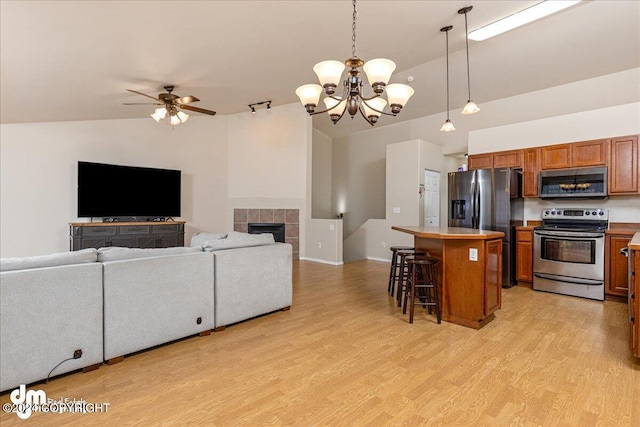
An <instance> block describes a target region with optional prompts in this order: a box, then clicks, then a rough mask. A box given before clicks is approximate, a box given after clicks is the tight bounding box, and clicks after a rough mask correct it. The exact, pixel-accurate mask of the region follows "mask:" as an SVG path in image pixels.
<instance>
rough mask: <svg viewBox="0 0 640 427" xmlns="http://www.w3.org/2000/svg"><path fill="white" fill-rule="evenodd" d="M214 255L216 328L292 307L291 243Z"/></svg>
mask: <svg viewBox="0 0 640 427" xmlns="http://www.w3.org/2000/svg"><path fill="white" fill-rule="evenodd" d="M214 255H215V293H216V310H215V316H216V328H219V327H222V326H226V325H230V324H232V323H236V322H240V321H242V320H245V319H249V318H251V317H255V316H259V315H261V314H265V313H269V312H272V311H275V310H279V309H281V308H285V307H289V306H291V302H292V297H293V288H292V248H291V245H290V244H288V243H275V244H271V245H264V246H254V247H248V248H238V249H227V250H223V251H215V252H214Z"/></svg>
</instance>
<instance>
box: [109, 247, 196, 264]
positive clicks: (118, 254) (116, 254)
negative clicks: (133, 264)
mask: <svg viewBox="0 0 640 427" xmlns="http://www.w3.org/2000/svg"><path fill="white" fill-rule="evenodd" d="M194 252H202V249H201V248H189V247H183V246H178V247H176V248H148V249H141V248H121V247H110V248H100V249H98V261H100V262H106V261H117V260H121V259H131V258H150V257H159V256H168V255H179V254H189V253H194Z"/></svg>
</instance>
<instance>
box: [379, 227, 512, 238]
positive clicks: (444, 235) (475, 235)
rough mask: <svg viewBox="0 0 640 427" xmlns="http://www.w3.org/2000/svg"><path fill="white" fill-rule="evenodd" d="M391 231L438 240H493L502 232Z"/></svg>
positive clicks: (471, 229)
mask: <svg viewBox="0 0 640 427" xmlns="http://www.w3.org/2000/svg"><path fill="white" fill-rule="evenodd" d="M391 229H392V230H396V231H401V232H403V233H408V234H412V235H413V236H415V237H421V238H425V239H440V240H493V239H502V238H503V237H504V233H503V232H502V231H491V230H476V229H473V228H462V227H415V226H393V227H391Z"/></svg>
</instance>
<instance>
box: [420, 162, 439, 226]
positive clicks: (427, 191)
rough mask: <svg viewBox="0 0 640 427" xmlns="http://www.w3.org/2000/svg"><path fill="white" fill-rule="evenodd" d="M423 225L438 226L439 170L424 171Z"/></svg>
mask: <svg viewBox="0 0 640 427" xmlns="http://www.w3.org/2000/svg"><path fill="white" fill-rule="evenodd" d="M423 198H424V225H426V226H431V227H438V226H440V172H436V171H430V170H427V169H425V171H424V194H423Z"/></svg>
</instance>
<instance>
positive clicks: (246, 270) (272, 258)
mask: <svg viewBox="0 0 640 427" xmlns="http://www.w3.org/2000/svg"><path fill="white" fill-rule="evenodd" d="M191 245H192V247H180V248H165V249H131V248H101V249H99V250H95V249H87V250H83V251H76V252H66V253H62V254H52V255H47V256H41V257H29V258H5V259H2V260H1V261H0V300H1V306H0V336H1V341H0V367H1V370H0V391H5V390H8V389H10V388H15V387H17V386H18V385H20V384H29V383H32V382H36V381H39V380H43V379H45V378H47V376H48V375H49V372H50V371H51V370H52V369H53V368H54V367H55V366H56V365H57V364H58V363H60V362H62V361H63V360H65V359H69V358H71V360H68V361H65V362H64V363H62V364H61V365H60V366H58V367H57V368H56V369H55V370H54V371H53V372H52V373H51V375H52V376H55V375H59V374H62V373H65V372H69V371H73V370H76V369H80V368H86V367H89V366H91V367H93V366H97V365H98V364H100V363H102V362H103V361H108V362H111V363H114V362H117V361H120V360H122V357H123V356H124V355H126V354H130V353H133V352H136V351H139V350H144V349H147V348H150V347H153V346H156V345H159V344H163V343H167V342H170V341H173V340H176V339H180V338H183V337H187V336H192V335H195V334H201V335H205V334H208V333H210V331H211V330H212V329H216V330H220V329H224V328H225V327H226V326H228V325H230V324H232V323H236V322H240V321H242V320H246V319H249V318H252V317H255V316H258V315H261V314H266V313H270V312H272V311H276V310H279V309H285V310H286V309H288V308H289V307H290V306H291V302H292V272H291V265H292V251H291V245H288V244H284V243H275V242H274V241H273V236H272V235H270V234H269V235H249V234H246V233H236V232H231V233H229V235H228V236H227V235H226V234H211V233H199V234H196V235H195V236H194V237H193V239H192V242H191ZM75 350H82V356H81V357H80V358H78V359H72V358H73V355H74V351H75Z"/></svg>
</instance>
